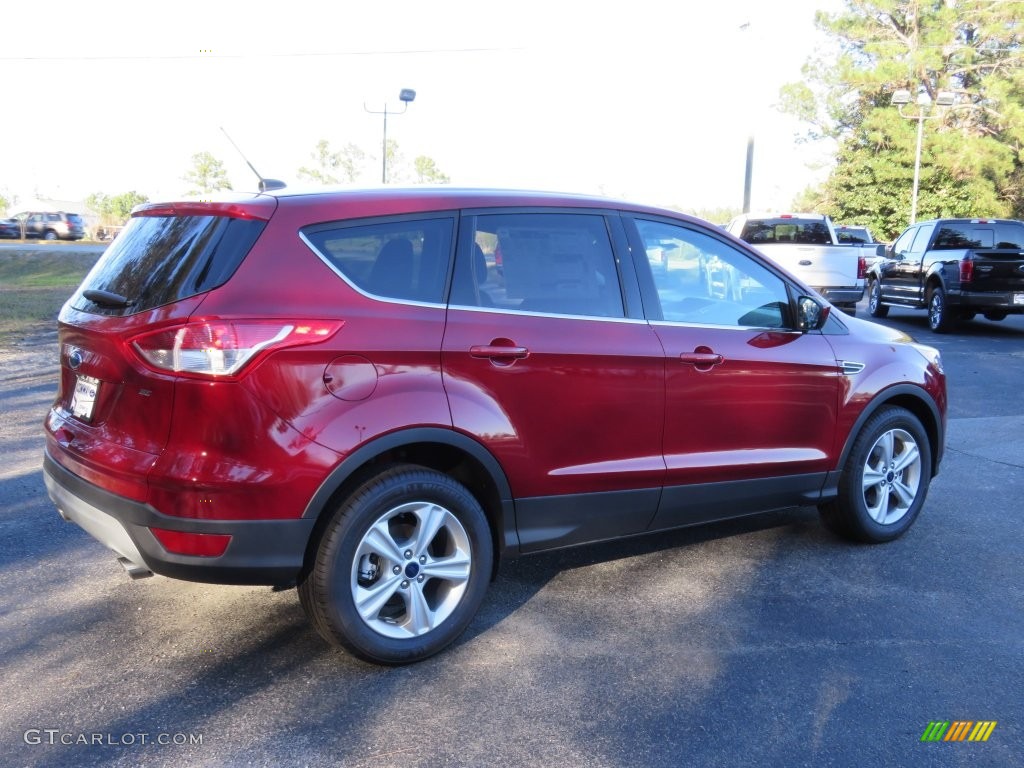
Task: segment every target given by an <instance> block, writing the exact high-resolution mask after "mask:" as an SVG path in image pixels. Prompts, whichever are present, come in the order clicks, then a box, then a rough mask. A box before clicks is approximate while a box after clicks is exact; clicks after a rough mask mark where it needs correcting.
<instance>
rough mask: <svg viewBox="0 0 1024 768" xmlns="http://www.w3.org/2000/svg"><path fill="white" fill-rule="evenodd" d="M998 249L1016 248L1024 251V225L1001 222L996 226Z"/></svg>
mask: <svg viewBox="0 0 1024 768" xmlns="http://www.w3.org/2000/svg"><path fill="white" fill-rule="evenodd" d="M995 247H996V248H1014V249H1016V250H1019V251H1024V224H1012V223H1009V222H1000V223H999V224H996V245H995Z"/></svg>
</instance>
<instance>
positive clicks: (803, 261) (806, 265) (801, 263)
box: [800, 259, 812, 267]
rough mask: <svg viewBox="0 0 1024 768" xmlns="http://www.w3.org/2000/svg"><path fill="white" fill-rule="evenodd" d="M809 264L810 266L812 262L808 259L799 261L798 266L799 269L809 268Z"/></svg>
mask: <svg viewBox="0 0 1024 768" xmlns="http://www.w3.org/2000/svg"><path fill="white" fill-rule="evenodd" d="M811 264H812V262H811V260H810V259H800V266H801V267H809V266H811Z"/></svg>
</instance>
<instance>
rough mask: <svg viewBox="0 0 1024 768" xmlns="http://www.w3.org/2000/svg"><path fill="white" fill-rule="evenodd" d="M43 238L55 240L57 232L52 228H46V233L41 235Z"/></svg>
mask: <svg viewBox="0 0 1024 768" xmlns="http://www.w3.org/2000/svg"><path fill="white" fill-rule="evenodd" d="M43 239H44V240H56V239H57V233H56V232H54V231H53V230H52V229H48V230H46V234H45V235H43Z"/></svg>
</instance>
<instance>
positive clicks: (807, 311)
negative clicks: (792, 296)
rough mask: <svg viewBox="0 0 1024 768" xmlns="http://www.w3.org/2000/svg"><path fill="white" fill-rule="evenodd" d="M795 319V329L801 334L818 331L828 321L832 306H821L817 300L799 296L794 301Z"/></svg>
mask: <svg viewBox="0 0 1024 768" xmlns="http://www.w3.org/2000/svg"><path fill="white" fill-rule="evenodd" d="M796 308H797V318H796V327H797V330H798V331H800V332H801V333H808V332H809V331H820V330H821V329H822V328H823V327H825V323H826V322H827V321H828V316H829V313H830V312H831V311H832V305H830V304H825V305H822V304H821V303H820V302H819V301H818V300H817V299H813V298H811V297H810V296H801V297H800V298H799V299H797V301H796Z"/></svg>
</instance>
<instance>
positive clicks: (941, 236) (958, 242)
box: [932, 221, 996, 251]
mask: <svg viewBox="0 0 1024 768" xmlns="http://www.w3.org/2000/svg"><path fill="white" fill-rule="evenodd" d="M995 235H996V232H995V228H994V227H993V226H984V225H983V226H979V225H977V224H972V223H971V222H969V221H964V222H957V221H947V222H943V223H942V224H941V225H940V226H939V231H938V232H936V233H935V242H934V243H932V250H933V251H958V250H962V249H964V248H991V247H992V246H993V245H994V244H995V241H996V237H995Z"/></svg>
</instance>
